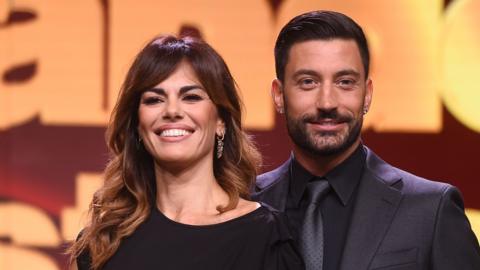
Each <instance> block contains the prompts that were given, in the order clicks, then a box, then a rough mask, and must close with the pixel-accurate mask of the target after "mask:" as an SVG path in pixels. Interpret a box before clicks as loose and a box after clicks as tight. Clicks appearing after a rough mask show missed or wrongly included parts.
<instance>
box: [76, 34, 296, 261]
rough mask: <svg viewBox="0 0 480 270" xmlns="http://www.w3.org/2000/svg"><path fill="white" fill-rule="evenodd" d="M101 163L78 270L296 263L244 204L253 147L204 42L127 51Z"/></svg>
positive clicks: (280, 229)
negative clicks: (129, 60)
mask: <svg viewBox="0 0 480 270" xmlns="http://www.w3.org/2000/svg"><path fill="white" fill-rule="evenodd" d="M107 136H108V146H109V148H110V150H111V152H112V153H113V158H112V159H111V161H110V162H109V164H108V166H107V168H106V170H105V183H104V186H103V187H102V188H101V189H100V190H98V191H97V192H96V193H95V196H94V198H93V201H92V205H91V207H90V209H91V211H90V212H91V219H90V222H89V225H88V226H87V227H86V228H85V229H84V230H83V231H82V233H81V235H80V236H79V238H78V239H77V241H76V242H75V243H74V244H73V246H72V247H71V254H72V261H73V260H76V262H77V265H78V268H79V269H80V270H83V269H90V268H91V269H105V270H106V269H115V270H118V269H300V267H301V265H302V263H301V260H300V259H299V257H298V256H297V253H296V252H295V250H294V249H293V248H292V243H291V238H290V236H289V234H288V232H287V230H286V226H285V224H284V222H283V220H282V218H281V217H280V216H279V214H278V213H276V212H274V211H272V210H270V209H268V208H267V207H266V206H260V205H259V204H258V203H255V202H252V201H248V197H249V191H250V190H251V186H252V184H253V182H254V179H255V174H256V168H257V167H256V166H257V164H259V159H260V158H259V153H258V152H257V150H256V149H255V147H254V146H253V145H252V143H251V142H250V140H249V139H248V137H247V136H246V134H245V133H244V132H243V131H242V127H241V104H240V101H239V97H238V94H237V91H236V87H235V83H234V80H233V78H232V76H231V74H230V72H229V70H228V68H227V66H226V65H225V63H224V61H223V59H222V58H221V57H220V56H219V55H218V54H217V53H216V52H215V51H214V50H213V49H212V48H211V47H210V46H209V45H208V44H206V43H204V42H202V41H199V40H195V39H191V38H175V37H173V36H163V37H158V38H156V39H154V40H153V41H151V42H150V43H149V44H148V45H147V46H146V47H145V48H144V49H143V50H142V51H141V52H140V53H139V54H138V55H137V57H136V59H135V61H134V63H133V65H132V66H131V68H130V70H129V72H128V74H127V77H126V80H125V82H124V84H123V87H122V90H121V92H120V96H119V99H118V101H117V105H116V107H115V109H114V112H113V115H112V118H111V123H110V125H109V128H108V131H107Z"/></svg>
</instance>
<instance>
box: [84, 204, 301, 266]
mask: <svg viewBox="0 0 480 270" xmlns="http://www.w3.org/2000/svg"><path fill="white" fill-rule="evenodd" d="M292 241H293V240H292V237H291V236H290V234H289V232H288V229H287V226H286V222H285V220H284V218H283V215H282V214H280V213H278V212H276V211H275V210H272V209H270V208H269V207H268V206H264V205H262V206H261V207H259V208H257V209H256V210H254V211H253V212H250V213H248V214H246V215H244V216H241V217H238V218H235V219H232V220H229V221H226V222H223V223H219V224H213V225H202V226H197V225H186V224H181V223H177V222H175V221H173V220H170V219H168V218H167V217H166V216H164V215H163V214H162V213H161V212H160V211H158V210H157V208H153V209H152V213H151V214H150V216H149V217H148V219H147V220H146V221H145V222H144V223H143V224H141V225H140V226H139V227H138V228H137V230H136V231H135V232H134V233H133V234H132V235H131V236H129V237H127V238H125V239H124V240H122V243H121V244H120V247H119V248H118V250H117V251H116V253H115V254H114V255H113V256H112V257H111V258H110V259H109V260H108V261H107V263H106V264H105V265H104V267H103V270H110V269H115V270H122V269H145V270H147V269H155V270H157V269H162V270H170V269H172V270H173V269H175V270H187V269H188V270H190V269H205V270H206V269H208V270H214V269H219V270H227V269H239V270H240V269H242V270H255V269H258V270H263V269H268V270H270V269H271V270H277V269H285V270H287V269H288V270H297V269H303V263H302V260H301V259H300V255H298V253H297V251H296V250H295V249H294V247H293V246H294V245H293V243H292ZM77 265H78V269H79V270H88V269H89V267H90V257H89V256H88V253H84V254H82V255H81V256H80V257H79V258H78V259H77Z"/></svg>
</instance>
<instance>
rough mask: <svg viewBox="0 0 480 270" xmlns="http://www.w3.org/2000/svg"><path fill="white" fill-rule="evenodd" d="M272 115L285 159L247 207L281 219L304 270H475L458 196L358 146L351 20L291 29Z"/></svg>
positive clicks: (361, 61)
mask: <svg viewBox="0 0 480 270" xmlns="http://www.w3.org/2000/svg"><path fill="white" fill-rule="evenodd" d="M275 63H276V74H277V79H275V80H274V81H273V83H272V96H273V100H274V102H275V106H276V109H277V111H278V112H279V113H281V114H285V118H286V122H287V128H288V132H289V135H290V137H291V139H292V141H293V144H294V146H293V154H292V157H291V158H290V159H289V160H288V161H287V162H285V163H284V164H283V165H281V166H280V167H279V168H277V169H275V170H273V171H271V172H268V173H265V174H263V175H261V176H259V177H258V179H257V184H256V191H255V194H254V196H253V197H254V198H255V199H257V200H260V201H263V202H265V203H267V204H270V205H271V206H273V207H275V208H277V209H278V210H280V211H282V212H286V215H287V217H288V221H289V225H290V229H291V231H292V234H293V236H294V238H295V239H297V240H298V241H297V242H298V247H299V250H300V252H301V253H302V255H303V258H304V260H305V265H306V268H307V270H310V269H324V270H334V269H335V270H336V269H341V270H353V269H355V270H356V269H392V270H393V269H397V270H400V269H402V270H403V269H405V270H406V269H434V270H440V269H445V270H447V269H448V270H453V269H462V270H466V269H472V270H474V269H476V270H479V269H480V251H479V246H478V241H477V239H476V238H475V235H474V234H473V232H472V230H471V228H470V224H469V222H468V219H467V218H466V216H465V214H464V208H463V201H462V198H461V195H460V193H459V191H458V190H457V189H456V188H455V187H453V186H451V185H448V184H444V183H439V182H432V181H429V180H426V179H423V178H420V177H417V176H415V175H412V174H410V173H408V172H405V171H402V170H400V169H397V168H395V167H392V166H391V165H389V164H387V163H385V162H384V161H383V160H381V159H380V158H379V157H378V156H376V155H375V154H374V153H373V152H372V151H371V150H370V149H368V148H367V147H365V146H363V145H362V142H361V140H360V131H361V127H362V122H363V116H364V115H365V114H366V113H367V112H368V109H369V107H370V103H371V100H372V91H373V86H372V80H371V79H370V78H369V76H368V70H369V51H368V46H367V41H366V38H365V36H364V33H363V31H362V29H361V28H360V26H359V25H357V24H356V23H355V22H354V21H353V20H352V19H351V18H349V17H347V16H345V15H343V14H340V13H337V12H330V11H315V12H310V13H306V14H303V15H300V16H297V17H296V18H294V19H292V20H291V21H290V22H289V23H288V24H287V25H285V26H284V28H283V29H282V30H281V32H280V34H279V36H278V39H277V42H276V45H275Z"/></svg>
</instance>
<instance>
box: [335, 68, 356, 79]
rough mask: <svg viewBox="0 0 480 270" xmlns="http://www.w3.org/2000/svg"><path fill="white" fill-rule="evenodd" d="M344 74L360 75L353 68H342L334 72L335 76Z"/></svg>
mask: <svg viewBox="0 0 480 270" xmlns="http://www.w3.org/2000/svg"><path fill="white" fill-rule="evenodd" d="M345 75H352V76H355V77H360V73H359V72H358V71H356V70H354V69H343V70H340V71H337V72H335V77H340V76H345Z"/></svg>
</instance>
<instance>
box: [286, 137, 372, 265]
mask: <svg viewBox="0 0 480 270" xmlns="http://www.w3.org/2000/svg"><path fill="white" fill-rule="evenodd" d="M365 159H366V153H365V151H364V149H363V147H362V145H360V146H359V147H358V148H357V149H356V150H355V151H354V152H353V153H352V155H351V156H350V157H348V158H347V159H346V160H345V161H343V162H342V163H340V164H339V165H338V166H337V167H335V168H334V169H333V170H331V171H329V172H328V173H327V174H326V175H318V176H315V175H313V174H311V173H310V172H308V171H307V170H306V169H305V168H303V167H302V166H301V165H300V164H299V163H298V162H297V161H296V160H295V159H294V162H292V166H291V168H290V178H291V179H292V180H293V181H290V188H289V191H288V198H287V205H286V214H287V216H288V220H289V226H290V230H291V232H292V234H293V235H294V238H295V239H298V237H299V230H300V229H301V226H302V221H303V216H304V211H305V209H306V202H305V198H304V191H305V188H306V186H307V183H308V182H309V181H312V180H315V179H318V178H319V177H320V178H324V179H326V180H327V181H328V183H329V184H330V187H331V189H330V191H329V193H328V194H327V195H326V197H325V198H324V199H323V200H322V202H321V206H320V207H321V212H322V216H323V223H324V224H323V226H324V227H323V228H324V232H323V233H324V248H325V249H324V257H323V258H324V259H323V260H324V262H323V265H324V266H323V270H337V269H339V267H340V261H341V259H342V253H343V247H344V245H345V239H346V238H347V233H348V229H349V227H350V219H351V215H352V213H353V207H354V201H355V197H356V194H357V190H358V184H359V183H360V179H361V176H362V173H363V169H364V166H365Z"/></svg>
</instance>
